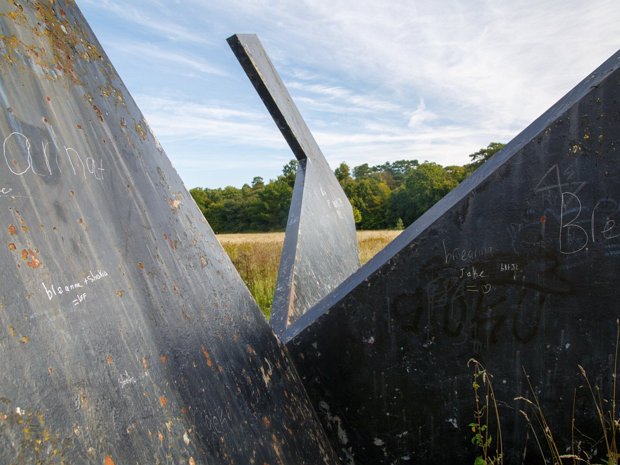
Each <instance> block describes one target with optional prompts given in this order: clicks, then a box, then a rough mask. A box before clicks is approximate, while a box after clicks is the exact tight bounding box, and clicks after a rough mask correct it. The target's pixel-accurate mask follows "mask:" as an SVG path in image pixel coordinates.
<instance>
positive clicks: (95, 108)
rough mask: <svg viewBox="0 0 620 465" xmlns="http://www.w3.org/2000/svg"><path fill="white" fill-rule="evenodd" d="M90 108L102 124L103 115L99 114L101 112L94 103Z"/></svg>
mask: <svg viewBox="0 0 620 465" xmlns="http://www.w3.org/2000/svg"><path fill="white" fill-rule="evenodd" d="M92 106H93V110H95V113H97V118H99V121H101V122H102V123H103V113H101V110H100V109H99V107H98V106H97V105H95V104H94V103H93V105H92Z"/></svg>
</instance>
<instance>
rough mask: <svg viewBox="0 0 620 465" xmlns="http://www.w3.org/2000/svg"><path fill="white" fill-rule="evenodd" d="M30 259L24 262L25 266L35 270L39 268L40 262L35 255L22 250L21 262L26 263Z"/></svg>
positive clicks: (32, 252)
mask: <svg viewBox="0 0 620 465" xmlns="http://www.w3.org/2000/svg"><path fill="white" fill-rule="evenodd" d="M29 258H30V260H29V261H27V262H26V266H28V267H30V268H33V269H36V268H39V267H40V266H41V260H39V258H38V257H37V254H36V253H35V252H34V251H33V250H30V249H28V250H26V249H24V250H22V260H24V261H26V260H28V259H29Z"/></svg>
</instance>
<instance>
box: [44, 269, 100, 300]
mask: <svg viewBox="0 0 620 465" xmlns="http://www.w3.org/2000/svg"><path fill="white" fill-rule="evenodd" d="M108 276H109V275H108V273H107V272H106V271H102V270H99V271H98V272H97V273H93V272H92V271H89V273H88V275H87V276H86V277H85V278H84V279H83V280H82V281H78V282H72V283H69V284H64V285H60V286H59V285H54V284H50V285H48V286H46V285H45V283H41V286H43V290H44V291H45V294H46V295H47V298H48V299H49V300H52V299H54V298H55V297H59V296H61V295H63V294H68V293H70V292H72V291H75V290H82V289H83V288H84V286H86V285H88V284H90V283H94V282H95V281H99V280H100V279H103V278H106V277H108ZM80 296H82V297H80ZM80 296H78V298H77V299H75V300H74V301H73V304H74V305H78V304H80V303H81V302H83V301H84V300H85V299H86V294H84V293H81V294H80ZM76 300H77V303H76Z"/></svg>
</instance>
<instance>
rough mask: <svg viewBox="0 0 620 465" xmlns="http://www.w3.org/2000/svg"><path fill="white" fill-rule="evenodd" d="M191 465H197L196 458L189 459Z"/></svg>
mask: <svg viewBox="0 0 620 465" xmlns="http://www.w3.org/2000/svg"><path fill="white" fill-rule="evenodd" d="M189 465H196V461H195V460H194V457H190V458H189Z"/></svg>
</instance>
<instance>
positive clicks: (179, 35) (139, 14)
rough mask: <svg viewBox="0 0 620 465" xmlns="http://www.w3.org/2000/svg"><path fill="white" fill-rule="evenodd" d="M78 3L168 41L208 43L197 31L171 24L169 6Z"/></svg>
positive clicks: (91, 0)
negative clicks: (111, 15)
mask: <svg viewBox="0 0 620 465" xmlns="http://www.w3.org/2000/svg"><path fill="white" fill-rule="evenodd" d="M80 3H83V4H88V5H91V6H92V7H93V8H97V9H99V10H104V11H106V12H108V13H110V14H113V15H115V16H116V17H118V19H119V20H120V21H124V22H130V23H133V24H134V25H137V26H140V27H142V28H144V29H147V30H149V31H150V32H151V33H153V32H154V33H156V34H157V35H158V36H161V37H164V38H167V39H170V40H177V41H185V42H193V43H203V44H204V43H208V42H210V41H209V40H207V39H206V36H205V35H204V34H200V33H198V32H197V29H193V28H190V27H184V26H182V25H180V24H177V23H174V22H172V21H171V20H170V16H171V15H170V12H171V10H170V5H167V6H165V5H163V4H162V3H161V2H157V1H150V2H148V8H147V7H146V4H144V3H143V4H139V3H138V5H139V7H137V6H135V5H132V4H131V3H128V2H126V1H114V0H81V1H80Z"/></svg>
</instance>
